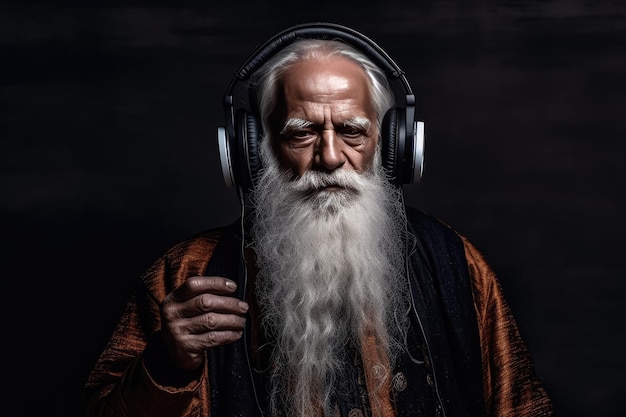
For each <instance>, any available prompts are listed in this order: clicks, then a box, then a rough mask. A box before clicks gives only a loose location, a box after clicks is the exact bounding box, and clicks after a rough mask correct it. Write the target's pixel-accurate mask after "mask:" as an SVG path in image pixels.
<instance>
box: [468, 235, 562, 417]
mask: <svg viewBox="0 0 626 417" xmlns="http://www.w3.org/2000/svg"><path fill="white" fill-rule="evenodd" d="M463 242H464V246H465V254H466V258H467V261H468V266H469V272H470V277H471V280H472V290H473V294H474V302H475V308H476V314H477V320H478V327H479V336H480V345H481V352H482V364H483V382H484V390H485V404H486V408H487V415H488V416H493V417H540V416H552V415H554V412H553V409H552V404H551V402H550V399H549V398H548V395H547V394H546V391H545V389H544V387H543V385H542V384H541V382H540V380H539V378H538V377H537V375H536V373H535V369H534V365H533V363H532V358H531V355H530V352H529V351H528V348H527V346H526V345H525V343H524V341H523V340H522V337H521V335H520V332H519V329H518V327H517V324H516V322H515V319H514V318H513V315H512V313H511V310H510V308H509V306H508V304H507V303H506V300H505V298H504V295H503V292H502V288H501V285H500V283H499V281H498V279H497V278H496V275H495V273H494V272H493V270H492V269H491V267H490V266H489V265H488V264H487V262H486V260H485V259H484V257H483V256H482V254H481V253H480V252H479V251H478V250H477V249H476V248H475V247H474V246H473V245H472V244H471V243H470V242H469V241H468V240H467V239H465V238H463Z"/></svg>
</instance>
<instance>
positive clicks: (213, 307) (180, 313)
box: [164, 294, 248, 318]
mask: <svg viewBox="0 0 626 417" xmlns="http://www.w3.org/2000/svg"><path fill="white" fill-rule="evenodd" d="M169 308H170V306H165V307H164V309H168V310H169ZM171 308H172V309H173V310H172V317H179V318H189V317H196V316H200V315H203V314H205V313H211V312H215V313H224V314H240V315H241V314H245V313H246V312H247V311H248V303H246V302H245V301H241V300H240V299H238V298H234V297H227V296H224V295H213V294H200V295H198V296H197V297H195V298H192V299H191V300H188V301H186V302H184V303H182V304H178V305H172V306H171Z"/></svg>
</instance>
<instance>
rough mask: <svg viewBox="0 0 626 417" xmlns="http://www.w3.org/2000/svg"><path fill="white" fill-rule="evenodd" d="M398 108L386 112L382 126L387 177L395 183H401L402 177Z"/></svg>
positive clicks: (383, 158)
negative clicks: (398, 161) (400, 171)
mask: <svg viewBox="0 0 626 417" xmlns="http://www.w3.org/2000/svg"><path fill="white" fill-rule="evenodd" d="M398 123H399V120H398V110H397V109H396V108H395V107H392V108H390V109H389V110H387V113H385V116H384V117H383V121H382V123H381V126H380V139H381V142H382V143H381V145H382V146H381V148H380V152H381V159H382V161H381V162H382V165H383V168H384V169H385V173H386V174H387V179H388V180H389V181H391V182H393V183H400V182H401V178H398V176H399V172H398V171H399V170H398V164H397V159H398Z"/></svg>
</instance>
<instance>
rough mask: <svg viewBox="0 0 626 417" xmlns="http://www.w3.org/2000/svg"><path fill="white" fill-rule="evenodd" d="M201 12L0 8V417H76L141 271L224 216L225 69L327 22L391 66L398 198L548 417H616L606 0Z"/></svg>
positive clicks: (615, 25)
mask: <svg viewBox="0 0 626 417" xmlns="http://www.w3.org/2000/svg"><path fill="white" fill-rule="evenodd" d="M210 3H213V2H210V1H203V2H200V1H195V2H194V1H184V0H183V1H179V2H176V3H172V4H176V5H175V6H173V5H170V4H168V3H167V2H164V1H149V0H145V1H134V2H131V1H129V2H122V1H118V2H103V1H98V2H93V1H92V2H69V1H66V2H63V1H56V2H47V3H35V2H29V1H0V72H1V74H2V75H1V78H0V99H1V101H0V103H1V106H2V107H1V114H0V118H1V119H0V120H1V123H0V129H1V130H0V136H1V139H2V140H1V147H2V148H1V151H0V185H1V190H2V194H1V195H2V198H1V202H0V227H1V229H0V231H1V236H2V242H3V249H2V250H1V252H0V253H1V261H2V271H3V272H2V284H1V285H2V290H1V293H0V294H2V302H1V303H0V304H1V305H2V307H1V308H2V310H1V313H2V323H3V325H2V340H1V343H2V355H3V358H2V359H3V362H4V366H3V368H4V369H5V370H4V371H3V373H2V375H3V376H2V385H3V386H2V389H1V392H2V397H3V398H4V399H3V401H2V402H3V404H2V406H0V408H1V409H2V410H3V414H4V415H10V416H17V415H22V416H29V417H33V416H45V415H50V416H52V415H55V416H56V415H75V413H76V410H77V405H78V401H79V395H80V389H81V387H82V385H83V383H84V381H85V379H86V377H87V373H88V371H89V368H90V367H91V365H92V364H93V362H94V361H95V360H96V357H97V355H98V354H99V352H100V350H101V349H102V348H103V347H104V343H105V342H106V339H107V338H108V335H109V334H110V332H111V331H112V329H113V326H114V324H115V321H116V319H117V317H118V315H119V314H120V312H121V308H122V305H123V303H124V301H125V300H126V299H127V297H128V295H129V294H130V291H131V289H132V286H133V284H134V282H135V280H136V279H137V277H138V276H139V274H140V273H141V272H142V271H143V270H144V269H145V268H146V267H148V266H149V265H150V263H151V262H152V261H153V260H154V259H155V258H156V257H157V256H159V255H160V254H161V253H162V252H163V251H164V250H165V249H166V248H168V247H169V246H170V245H172V244H173V243H175V242H176V241H178V240H181V239H184V238H186V237H188V236H190V235H192V234H194V233H196V232H198V231H200V230H203V229H206V228H209V227H214V226H218V225H221V224H224V223H226V222H230V221H231V220H233V219H235V218H236V217H237V216H238V211H239V206H238V203H237V200H236V198H235V192H234V191H233V190H231V189H227V188H226V187H225V186H224V185H223V181H222V178H221V172H220V168H219V160H218V157H217V153H216V135H215V131H216V127H217V126H219V125H221V124H222V123H223V119H222V107H221V99H222V95H223V93H224V91H225V88H226V86H227V84H228V82H229V81H230V77H231V74H232V73H233V72H234V71H235V69H236V68H237V67H238V66H239V65H240V63H241V62H242V61H243V60H244V59H245V58H246V57H247V56H248V54H250V53H251V52H252V51H253V49H254V48H255V47H256V46H257V45H258V44H259V42H261V41H263V40H265V39H266V38H268V37H269V36H271V35H273V34H274V33H275V32H277V31H279V30H282V29H284V28H286V27H288V26H290V25H292V24H296V23H301V22H305V21H316V20H324V21H332V22H336V23H342V24H346V25H349V26H352V27H353V28H355V29H357V30H360V31H362V32H364V33H366V34H367V35H369V36H370V37H372V38H373V39H375V40H376V41H378V43H379V44H380V45H381V46H382V47H383V48H385V49H386V50H387V51H388V52H389V54H390V55H391V56H392V57H393V58H394V59H395V60H396V61H397V63H398V64H399V65H400V66H401V67H402V68H403V69H404V70H405V71H406V73H407V76H408V78H409V80H410V82H411V84H412V87H413V89H414V91H415V93H416V95H417V99H418V113H419V117H420V118H421V119H423V120H425V121H426V130H427V157H426V170H425V175H424V179H423V182H422V183H421V184H419V185H416V186H410V187H407V188H406V195H407V200H408V201H409V202H410V203H411V204H413V205H417V206H420V207H422V208H425V209H427V210H428V211H430V212H432V213H433V214H435V215H437V216H438V217H440V218H441V219H443V220H444V221H446V222H448V223H450V224H452V225H453V226H454V227H455V228H456V229H457V230H459V231H460V232H461V233H464V234H465V235H467V236H468V237H469V238H470V239H471V240H472V241H473V242H474V243H475V244H476V245H477V246H478V247H479V248H480V249H481V250H482V251H483V252H484V254H485V255H486V256H487V258H488V259H489V260H490V262H491V264H492V266H493V267H494V268H495V270H496V271H497V273H498V275H499V277H500V279H501V282H502V285H503V287H504V291H505V294H506V295H507V297H508V300H509V302H510V305H511V308H512V309H513V312H514V314H515V316H516V318H517V320H518V322H519V326H520V328H521V331H522V333H523V335H524V336H525V339H526V341H527V343H528V345H529V347H530V349H531V351H532V353H533V357H534V359H535V362H536V368H537V372H538V373H539V376H540V377H541V378H542V380H543V381H544V383H545V386H546V388H547V390H548V392H549V393H550V395H551V396H552V398H553V400H554V403H555V405H556V408H557V411H558V413H559V415H561V416H571V417H574V416H581V417H582V416H618V415H619V416H622V415H623V411H622V407H620V405H621V404H620V403H622V402H623V401H621V398H620V397H622V396H623V393H622V392H621V391H623V389H624V388H625V386H624V377H623V375H624V372H626V360H625V355H624V351H625V346H624V345H625V340H626V339H625V332H624V319H625V314H624V308H623V304H624V303H623V301H624V297H625V295H626V284H625V283H624V279H625V278H626V274H625V272H626V268H625V263H626V262H625V261H624V255H623V254H624V251H625V249H626V245H625V244H624V241H623V239H622V236H621V234H622V233H623V232H624V230H625V229H626V227H625V226H626V225H625V221H624V218H623V217H622V215H623V214H624V202H623V197H622V195H623V192H624V173H623V163H622V161H623V159H624V154H625V152H626V145H625V143H624V139H625V135H624V133H625V128H624V124H623V122H624V116H625V113H624V109H623V107H624V99H625V97H626V79H625V70H626V62H625V58H626V57H625V55H624V53H625V49H626V6H624V5H623V4H624V3H623V2H621V1H617V0H616V1H593V2H591V1H564V0H561V1H531V0H519V1H508V2H496V1H491V2H487V1H485V2H478V1H458V2H452V1H437V2H434V1H417V0H415V1H399V0H388V1H379V2H374V1H372V2H357V1H354V2H336V3H338V4H333V3H335V2H313V1H311V2H305V3H296V2H288V1H280V2H279V1H275V2H261V1H258V2H256V1H229V2H222V3H220V4H217V5H210ZM618 389H619V391H618Z"/></svg>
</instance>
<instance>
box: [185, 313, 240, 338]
mask: <svg viewBox="0 0 626 417" xmlns="http://www.w3.org/2000/svg"><path fill="white" fill-rule="evenodd" d="M194 321H195V322H196V325H197V331H195V332H191V333H196V334H197V333H205V332H206V331H207V330H208V331H228V330H234V331H240V330H243V329H244V327H245V325H246V319H245V317H242V316H239V315H236V314H219V313H207V314H203V315H202V316H198V317H196V318H195V319H194Z"/></svg>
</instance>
